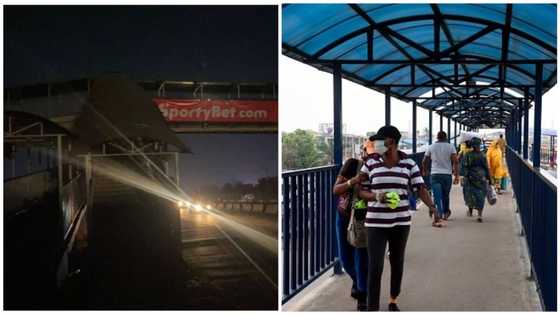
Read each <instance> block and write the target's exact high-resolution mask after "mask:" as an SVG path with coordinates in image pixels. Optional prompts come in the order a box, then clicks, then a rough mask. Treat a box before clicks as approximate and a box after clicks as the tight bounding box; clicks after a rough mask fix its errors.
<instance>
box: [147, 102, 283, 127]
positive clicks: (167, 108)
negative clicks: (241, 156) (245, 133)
mask: <svg viewBox="0 0 560 315" xmlns="http://www.w3.org/2000/svg"><path fill="white" fill-rule="evenodd" d="M154 104H155V105H156V106H158V108H159V110H160V111H161V112H162V114H163V116H164V117H165V119H166V120H167V121H168V122H222V123H277V122H278V101H275V100H199V99H164V98H156V99H154Z"/></svg>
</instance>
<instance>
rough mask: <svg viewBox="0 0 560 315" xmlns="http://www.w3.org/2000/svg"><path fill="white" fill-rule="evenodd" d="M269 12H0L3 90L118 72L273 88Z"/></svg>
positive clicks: (273, 16)
mask: <svg viewBox="0 0 560 315" xmlns="http://www.w3.org/2000/svg"><path fill="white" fill-rule="evenodd" d="M277 12H278V11H277V7H276V6H4V56H5V59H4V71H5V74H4V80H5V85H6V86H10V87H11V86H18V85H22V84H31V83H41V82H54V81H64V80H70V79H77V78H85V77H94V76H96V75H99V74H102V73H108V72H120V73H126V74H128V75H130V76H131V77H132V78H134V79H142V80H144V79H145V80H158V79H161V80H163V79H165V80H191V81H203V80H206V81H267V82H276V81H277V73H278V71H277V64H278V40H277V36H278V35H277V34H278V26H277V19H278V16H277V15H278V14H277Z"/></svg>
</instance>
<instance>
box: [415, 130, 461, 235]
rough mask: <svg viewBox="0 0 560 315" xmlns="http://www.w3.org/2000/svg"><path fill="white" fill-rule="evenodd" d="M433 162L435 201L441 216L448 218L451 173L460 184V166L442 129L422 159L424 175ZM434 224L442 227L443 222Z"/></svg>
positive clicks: (431, 177)
mask: <svg viewBox="0 0 560 315" xmlns="http://www.w3.org/2000/svg"><path fill="white" fill-rule="evenodd" d="M430 164H431V172H430V179H431V184H432V192H433V194H434V201H435V203H436V207H437V210H438V214H439V217H440V218H442V219H443V220H447V219H448V218H449V216H451V207H450V205H449V193H450V192H451V182H452V178H451V175H452V174H453V175H454V176H455V179H454V180H453V183H454V184H455V185H457V184H459V166H458V161H457V152H456V151H455V147H454V146H453V145H452V144H451V143H448V142H447V134H446V133H445V132H444V131H440V132H438V134H437V141H436V142H435V143H434V144H432V145H430V147H429V148H428V150H427V151H426V153H425V154H424V159H423V160H422V176H427V174H428V169H429V168H430ZM433 226H435V227H442V226H443V224H442V222H434V224H433Z"/></svg>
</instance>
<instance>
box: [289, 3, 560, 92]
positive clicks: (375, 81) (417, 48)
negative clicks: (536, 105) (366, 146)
mask: <svg viewBox="0 0 560 315" xmlns="http://www.w3.org/2000/svg"><path fill="white" fill-rule="evenodd" d="M556 17H557V6H556V5H555V4H503V3H502V4H500V3H496V4H464V3H463V4H453V3H445V4H427V3H423V4H406V3H405V4H390V3H385V4H384V3H376V4H363V3H361V4H285V5H283V6H282V47H283V53H284V54H285V55H287V56H289V57H292V58H294V59H297V60H300V61H302V62H305V63H307V64H310V65H312V66H314V67H317V68H319V69H321V70H323V71H327V72H332V71H333V64H335V63H340V64H342V75H343V77H345V78H348V79H350V80H352V81H354V82H356V83H359V84H362V85H364V86H368V87H370V88H373V89H376V90H379V91H384V90H385V88H386V87H387V86H391V94H392V95H393V96H395V97H398V98H400V99H402V100H405V101H407V100H411V99H412V98H414V97H419V96H422V95H424V94H426V93H427V92H429V91H430V90H431V87H432V86H436V87H437V86H442V85H443V86H448V85H458V84H464V82H465V81H466V80H468V81H470V82H479V83H480V82H486V83H491V84H499V83H500V82H502V80H501V77H500V74H501V71H500V67H499V64H506V65H507V70H506V71H505V77H504V78H503V82H504V84H505V85H506V86H509V87H512V89H513V90H515V91H516V92H518V93H523V90H525V89H526V88H528V90H529V93H530V94H531V95H530V96H531V97H533V96H534V95H532V93H534V91H535V89H534V87H533V86H532V85H534V84H535V82H536V80H535V76H536V71H537V67H536V66H535V64H536V63H540V64H543V82H544V84H545V85H544V86H543V92H546V91H547V90H549V89H550V88H551V87H552V86H553V85H554V84H556V81H557V80H556V58H557V57H556V54H557V48H556V37H557V34H556V23H557V22H556ZM437 27H439V30H438V29H437ZM437 35H439V36H437ZM454 63H457V64H458V66H455V65H454ZM411 64H415V65H416V66H415V69H416V71H415V73H414V76H412V75H411V69H412V67H411V66H410V65H411ZM412 79H414V82H411V80H412ZM413 83H414V85H412V84H413ZM393 85H394V86H393ZM407 85H409V86H407Z"/></svg>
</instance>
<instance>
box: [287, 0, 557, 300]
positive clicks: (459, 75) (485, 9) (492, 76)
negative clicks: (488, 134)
mask: <svg viewBox="0 0 560 315" xmlns="http://www.w3.org/2000/svg"><path fill="white" fill-rule="evenodd" d="M313 6H314V7H313ZM282 11H283V12H282V19H283V20H282V27H283V30H282V49H283V54H284V55H286V56H288V57H290V58H293V59H295V60H298V61H300V62H303V63H305V64H308V65H310V66H313V67H315V68H317V69H319V70H321V71H325V72H328V73H332V75H333V90H332V93H333V104H332V111H333V117H334V120H333V125H334V128H333V129H334V132H333V133H334V136H333V149H334V150H333V151H334V161H333V162H334V165H331V166H325V167H321V168H314V169H307V170H295V171H289V172H284V173H283V174H282V192H283V196H282V262H281V265H282V271H283V278H282V293H283V298H282V302H283V308H284V309H285V310H333V311H334V310H353V309H354V306H353V305H355V304H354V302H353V301H352V300H350V298H349V296H348V295H349V288H350V286H349V284H348V280H349V278H348V277H346V276H344V275H342V270H341V266H340V263H339V260H338V258H337V256H338V254H337V249H336V246H335V244H336V242H335V239H336V236H335V224H334V221H335V220H334V217H335V211H336V210H335V198H334V196H333V195H332V193H331V191H332V190H331V188H332V185H333V183H334V181H335V179H336V174H337V173H338V170H339V168H340V165H342V162H343V161H342V157H343V152H342V139H343V136H342V122H343V119H342V105H343V104H342V78H345V79H347V80H349V81H352V82H354V83H356V84H360V85H363V86H365V87H367V88H371V89H373V90H376V91H378V92H381V93H384V94H385V125H390V124H391V99H392V98H397V99H400V100H402V101H405V102H410V103H411V112H412V113H411V118H412V130H417V129H418V128H417V107H418V106H420V107H422V108H424V109H426V110H428V111H429V125H428V126H429V134H430V135H432V136H433V134H434V130H433V123H432V117H433V113H434V112H435V113H436V114H439V118H440V119H439V120H440V124H439V130H444V125H443V117H446V118H447V134H448V138H449V139H454V138H455V139H457V135H458V134H460V132H461V131H463V130H469V131H478V130H479V129H483V128H504V129H505V135H506V141H507V144H508V147H507V149H506V152H505V153H506V161H507V165H508V168H509V173H510V177H511V185H512V187H511V189H510V190H509V191H510V192H509V193H507V194H504V195H501V196H500V197H499V202H498V203H497V204H496V205H495V206H491V207H488V208H487V211H486V218H487V219H486V221H485V222H484V223H482V224H480V223H476V222H474V221H473V220H471V218H466V217H465V211H466V208H465V207H464V206H462V205H463V201H462V196H461V193H460V189H459V188H458V187H455V188H454V189H453V201H452V210H454V214H453V217H452V221H451V222H450V224H449V226H448V227H447V228H445V229H442V230H439V229H434V228H432V227H431V226H430V223H429V220H428V216H427V214H426V211H425V210H426V209H425V207H423V206H420V211H419V212H418V213H417V214H416V217H415V218H414V219H413V221H414V223H413V226H412V232H411V235H410V237H409V242H410V243H409V245H408V249H407V258H406V259H405V276H404V280H403V285H402V292H403V294H402V296H401V297H400V298H399V301H400V302H399V303H400V305H401V306H402V308H403V309H404V310H407V311H416V310H426V311H427V310H448V311H449V310H470V311H483V310H519V311H521V310H539V309H543V310H547V311H556V308H557V301H556V299H557V296H556V283H557V270H556V261H557V257H556V251H557V240H556V222H557V213H556V211H557V181H556V180H555V179H550V178H548V177H547V176H546V175H545V174H544V172H543V170H542V169H541V160H542V155H541V151H543V149H542V148H543V147H542V146H541V134H542V132H541V127H542V126H541V118H542V117H541V116H542V95H543V94H544V93H546V92H547V91H548V90H550V89H551V88H552V87H553V86H554V85H555V84H556V73H557V72H556V71H557V70H556V64H557V57H556V5H552V4H551V5H548V4H541V5H532V4H531V5H530V4H322V5H313V4H288V5H284V6H283V7H282ZM321 93H325V91H321ZM363 103H364V106H367V100H363ZM372 105H373V104H372ZM371 108H372V111H373V110H375V111H376V112H379V110H380V108H374V106H372V107H371ZM531 108H532V109H534V115H533V121H532V124H531V125H532V126H531V129H533V132H532V134H533V137H529V110H530V109H531ZM364 112H365V111H364ZM452 121H453V124H454V127H453V129H452V128H451V122H452ZM371 127H372V128H374V127H380V126H371ZM416 140H417V139H416V132H412V153H411V157H412V158H413V159H414V160H415V161H416V162H417V164H419V163H420V161H421V160H422V158H423V153H421V152H417V151H416V149H417V145H416V142H417V141H416ZM428 140H429V144H431V143H432V139H431V138H430V139H428ZM454 144H457V142H456V140H455V141H454ZM529 147H531V148H532V149H531V150H529ZM543 163H544V162H543ZM423 208H424V209H423ZM387 265H388V264H386V267H385V271H386V272H385V274H384V277H387V276H388V274H389V273H388V272H387V269H388V267H387ZM330 270H332V271H330ZM333 273H334V275H333ZM387 283H388V282H387V279H385V280H384V281H383V285H387ZM383 293H384V294H388V290H387V288H385V289H384V291H383ZM383 293H382V294H383ZM386 301H387V296H386V295H385V296H383V295H382V297H381V300H380V303H382V304H381V305H383V303H385V302H386Z"/></svg>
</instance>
